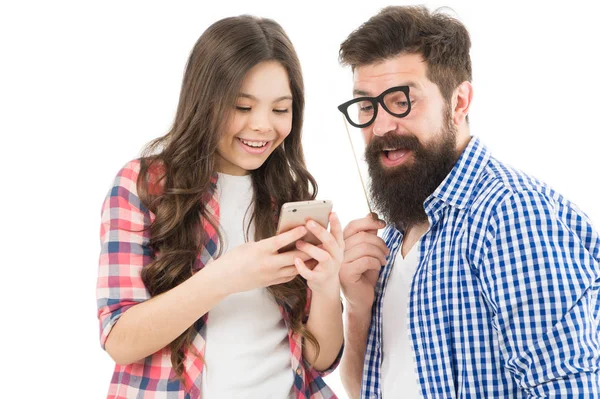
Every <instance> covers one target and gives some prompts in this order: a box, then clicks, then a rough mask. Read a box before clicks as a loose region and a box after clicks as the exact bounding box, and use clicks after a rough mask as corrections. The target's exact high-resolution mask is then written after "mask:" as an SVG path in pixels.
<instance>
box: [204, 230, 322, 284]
mask: <svg viewBox="0 0 600 399" xmlns="http://www.w3.org/2000/svg"><path fill="white" fill-rule="evenodd" d="M306 232H307V230H306V227H304V226H299V227H296V228H295V229H292V230H290V231H287V232H285V233H282V234H279V235H276V236H274V237H271V238H266V239H264V240H260V241H258V242H248V243H245V244H242V245H240V246H238V247H236V248H234V249H232V250H231V251H229V252H227V253H226V254H225V255H223V256H222V257H220V258H219V259H218V260H217V261H215V262H212V263H210V264H208V265H207V267H218V268H219V271H220V272H222V273H223V283H224V284H225V285H226V290H227V293H228V294H233V293H236V292H243V291H249V290H252V289H255V288H263V287H268V286H270V285H276V284H282V283H286V282H288V281H291V280H293V279H294V278H295V277H296V276H297V275H298V270H297V269H296V266H294V260H295V259H297V258H299V259H302V260H308V259H310V256H308V255H307V254H306V253H304V252H301V251H299V250H294V251H289V252H284V253H281V254H280V253H278V252H277V251H278V250H279V249H280V248H282V247H285V246H286V245H288V244H290V243H292V242H294V241H296V240H298V239H299V238H301V237H303V236H304V235H305V234H306Z"/></svg>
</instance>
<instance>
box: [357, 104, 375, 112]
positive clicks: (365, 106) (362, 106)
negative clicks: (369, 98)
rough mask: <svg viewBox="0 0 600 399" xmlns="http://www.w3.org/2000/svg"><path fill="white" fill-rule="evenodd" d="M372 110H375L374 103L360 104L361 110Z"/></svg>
mask: <svg viewBox="0 0 600 399" xmlns="http://www.w3.org/2000/svg"><path fill="white" fill-rule="evenodd" d="M372 111H373V105H371V104H369V105H361V106H360V112H372Z"/></svg>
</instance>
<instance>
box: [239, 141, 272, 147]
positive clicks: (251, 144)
mask: <svg viewBox="0 0 600 399" xmlns="http://www.w3.org/2000/svg"><path fill="white" fill-rule="evenodd" d="M240 141H241V142H242V143H244V144H246V145H247V146H249V147H255V148H260V147H264V146H265V145H266V144H267V142H266V141H253V142H250V141H244V140H240Z"/></svg>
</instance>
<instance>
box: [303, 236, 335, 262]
mask: <svg viewBox="0 0 600 399" xmlns="http://www.w3.org/2000/svg"><path fill="white" fill-rule="evenodd" d="M296 248H298V249H299V250H300V251H302V252H304V253H305V254H307V255H308V256H310V257H311V258H313V259H316V260H318V261H319V262H327V261H329V260H330V259H331V258H332V257H331V255H330V254H329V252H327V251H325V250H324V249H321V248H319V247H317V246H314V245H312V244H309V243H307V242H305V241H301V240H299V241H297V242H296Z"/></svg>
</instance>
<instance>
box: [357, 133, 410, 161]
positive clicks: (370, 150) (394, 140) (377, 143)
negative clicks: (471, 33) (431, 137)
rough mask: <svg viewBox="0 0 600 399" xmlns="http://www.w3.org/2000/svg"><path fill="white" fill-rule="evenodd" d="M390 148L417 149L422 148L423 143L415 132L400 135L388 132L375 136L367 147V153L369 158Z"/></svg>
mask: <svg viewBox="0 0 600 399" xmlns="http://www.w3.org/2000/svg"><path fill="white" fill-rule="evenodd" d="M390 148H394V149H399V148H402V149H406V150H411V151H417V150H419V149H421V143H419V139H417V137H416V136H415V135H413V134H402V135H398V134H394V133H387V134H385V135H384V136H375V137H373V139H371V142H370V143H369V145H368V146H367V148H366V149H365V155H366V156H367V158H368V157H369V156H377V155H379V153H380V152H381V151H383V150H387V149H390Z"/></svg>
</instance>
